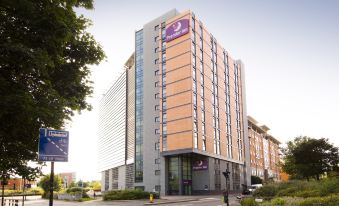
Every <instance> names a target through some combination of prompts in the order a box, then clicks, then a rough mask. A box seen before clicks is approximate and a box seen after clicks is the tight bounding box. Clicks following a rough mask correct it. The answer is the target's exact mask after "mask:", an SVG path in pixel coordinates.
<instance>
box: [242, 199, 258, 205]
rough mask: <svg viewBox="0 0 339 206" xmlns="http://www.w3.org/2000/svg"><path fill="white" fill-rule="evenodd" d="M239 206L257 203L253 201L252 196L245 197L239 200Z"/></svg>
mask: <svg viewBox="0 0 339 206" xmlns="http://www.w3.org/2000/svg"><path fill="white" fill-rule="evenodd" d="M240 205H241V206H258V203H257V202H255V199H254V198H245V199H242V200H241V202H240Z"/></svg>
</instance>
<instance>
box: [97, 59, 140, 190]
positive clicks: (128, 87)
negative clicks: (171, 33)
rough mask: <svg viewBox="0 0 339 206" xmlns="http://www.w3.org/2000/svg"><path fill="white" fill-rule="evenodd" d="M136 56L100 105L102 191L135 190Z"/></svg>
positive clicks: (126, 66) (128, 62)
mask: <svg viewBox="0 0 339 206" xmlns="http://www.w3.org/2000/svg"><path fill="white" fill-rule="evenodd" d="M134 73H135V70H134V55H132V56H131V57H130V58H129V59H128V61H127V62H126V63H125V70H124V72H123V73H122V75H121V76H120V77H119V78H118V79H117V80H116V82H115V83H114V84H113V85H112V86H111V88H110V89H109V90H108V91H107V92H106V94H105V95H104V96H103V97H102V99H101V100H100V104H99V143H98V148H99V149H98V167H99V171H100V172H101V180H102V184H101V187H102V188H101V189H102V191H107V190H113V189H126V188H133V182H134V172H133V170H134V164H133V163H134V139H135V138H134V136H135V135H134V127H135V123H134V116H135V113H134V105H135V103H134V102H135V99H134V91H135V89H134V87H135V86H134V85H135V83H134V81H135V80H134V79H135V78H134V76H135V74H134Z"/></svg>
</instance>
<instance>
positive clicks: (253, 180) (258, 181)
mask: <svg viewBox="0 0 339 206" xmlns="http://www.w3.org/2000/svg"><path fill="white" fill-rule="evenodd" d="M251 183H252V185H254V184H262V179H261V178H260V177H258V176H253V175H252V176H251Z"/></svg>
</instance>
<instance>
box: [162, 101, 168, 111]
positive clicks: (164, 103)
mask: <svg viewBox="0 0 339 206" xmlns="http://www.w3.org/2000/svg"><path fill="white" fill-rule="evenodd" d="M166 106H167V103H166V102H164V101H163V102H162V109H163V110H166Z"/></svg>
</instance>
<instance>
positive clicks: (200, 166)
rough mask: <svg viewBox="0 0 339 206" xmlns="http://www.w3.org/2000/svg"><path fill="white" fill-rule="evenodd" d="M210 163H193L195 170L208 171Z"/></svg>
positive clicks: (203, 161) (200, 161)
mask: <svg viewBox="0 0 339 206" xmlns="http://www.w3.org/2000/svg"><path fill="white" fill-rule="evenodd" d="M207 169H208V161H207V160H197V161H194V162H193V170H195V171H197V170H207Z"/></svg>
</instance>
